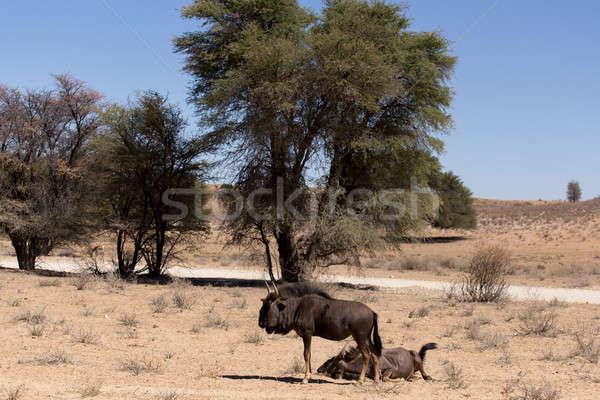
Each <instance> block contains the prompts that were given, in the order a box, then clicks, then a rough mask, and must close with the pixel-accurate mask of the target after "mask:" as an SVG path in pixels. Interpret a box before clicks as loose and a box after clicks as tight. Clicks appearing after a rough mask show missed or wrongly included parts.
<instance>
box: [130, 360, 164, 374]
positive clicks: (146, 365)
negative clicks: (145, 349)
mask: <svg viewBox="0 0 600 400" xmlns="http://www.w3.org/2000/svg"><path fill="white" fill-rule="evenodd" d="M160 370H161V363H160V361H159V360H154V359H151V358H141V359H140V358H136V357H129V358H127V359H125V360H123V361H121V371H127V372H130V373H131V374H133V375H135V376H137V375H139V374H141V373H143V372H154V373H156V372H159V371H160Z"/></svg>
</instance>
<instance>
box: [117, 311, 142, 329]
mask: <svg viewBox="0 0 600 400" xmlns="http://www.w3.org/2000/svg"><path fill="white" fill-rule="evenodd" d="M119 322H120V323H121V325H123V326H127V327H131V328H133V327H136V326H138V324H139V321H138V319H137V315H135V314H134V313H125V314H122V315H121V316H119Z"/></svg>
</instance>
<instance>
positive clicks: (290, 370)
mask: <svg viewBox="0 0 600 400" xmlns="http://www.w3.org/2000/svg"><path fill="white" fill-rule="evenodd" d="M305 370H306V365H305V363H304V360H303V359H301V358H300V357H294V359H293V360H292V363H291V364H290V366H289V367H287V368H286V369H285V371H284V372H283V373H284V374H300V373H304V372H305Z"/></svg>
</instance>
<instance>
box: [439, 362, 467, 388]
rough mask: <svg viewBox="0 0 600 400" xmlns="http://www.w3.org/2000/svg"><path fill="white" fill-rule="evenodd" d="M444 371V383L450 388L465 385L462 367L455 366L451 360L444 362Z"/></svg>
mask: <svg viewBox="0 0 600 400" xmlns="http://www.w3.org/2000/svg"><path fill="white" fill-rule="evenodd" d="M444 372H445V373H446V385H447V386H448V387H449V388H450V389H461V388H464V387H466V383H465V378H464V374H463V371H462V369H461V368H459V367H457V366H456V365H455V364H454V363H453V362H452V361H446V362H445V364H444Z"/></svg>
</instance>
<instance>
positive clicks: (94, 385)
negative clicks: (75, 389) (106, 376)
mask: <svg viewBox="0 0 600 400" xmlns="http://www.w3.org/2000/svg"><path fill="white" fill-rule="evenodd" d="M102 384H103V382H102V381H96V382H91V383H88V384H86V385H85V386H84V387H82V388H81V389H80V390H79V394H80V395H81V397H83V398H86V397H96V396H98V395H99V394H100V393H101V390H100V389H101V388H102Z"/></svg>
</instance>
